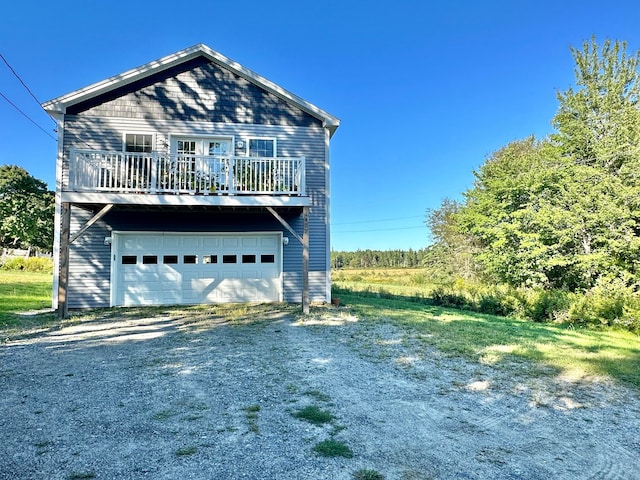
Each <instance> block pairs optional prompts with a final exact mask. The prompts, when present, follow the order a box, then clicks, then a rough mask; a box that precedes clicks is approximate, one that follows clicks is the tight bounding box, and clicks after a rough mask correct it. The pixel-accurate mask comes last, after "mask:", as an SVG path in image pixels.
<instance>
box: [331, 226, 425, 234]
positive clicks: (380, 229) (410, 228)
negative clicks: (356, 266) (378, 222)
mask: <svg viewBox="0 0 640 480" xmlns="http://www.w3.org/2000/svg"><path fill="white" fill-rule="evenodd" d="M417 228H427V227H425V226H424V225H420V226H419V227H397V228H377V229H373V230H340V231H335V230H331V233H363V232H391V231H395V230H414V229H417Z"/></svg>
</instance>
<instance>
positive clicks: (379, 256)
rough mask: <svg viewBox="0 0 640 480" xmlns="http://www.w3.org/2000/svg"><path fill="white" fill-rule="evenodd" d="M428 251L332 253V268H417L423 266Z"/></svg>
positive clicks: (424, 249)
mask: <svg viewBox="0 0 640 480" xmlns="http://www.w3.org/2000/svg"><path fill="white" fill-rule="evenodd" d="M426 254H427V249H426V248H423V249H420V250H412V249H409V250H357V251H355V252H343V251H332V252H331V268H336V269H337V268H415V267H420V266H421V265H423V262H424V259H425V257H426Z"/></svg>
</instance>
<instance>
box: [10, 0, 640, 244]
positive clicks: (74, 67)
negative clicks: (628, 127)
mask: <svg viewBox="0 0 640 480" xmlns="http://www.w3.org/2000/svg"><path fill="white" fill-rule="evenodd" d="M638 25H640V4H638V3H637V2H631V1H617V2H610V3H609V4H607V5H604V4H603V3H602V2H596V1H592V0H582V1H573V0H570V1H558V0H555V1H548V0H537V1H517V0H512V1H484V2H479V1H466V0H459V1H424V0H422V1H419V0H396V1H394V2H386V1H385V2H378V1H375V0H374V1H370V2H357V1H353V0H341V1H331V0H329V1H324V2H299V1H288V0H287V1H277V0H274V1H270V2H265V1H259V2H258V1H243V0H237V1H234V2H218V1H215V2H207V1H202V0H200V1H198V2H194V1H191V0H183V1H181V2H168V1H165V0H154V1H135V0H130V1H127V2H121V1H119V0H116V1H109V2H102V1H96V2H87V1H84V0H76V1H65V0H62V1H58V2H49V1H47V2H43V1H40V0H36V1H24V2H5V4H4V5H3V7H2V8H1V9H0V53H2V55H3V56H4V57H5V58H6V59H7V60H8V62H9V63H10V64H11V66H12V67H13V68H14V69H15V70H16V72H17V73H18V74H19V75H20V76H21V77H22V79H23V80H24V82H25V83H26V84H27V85H28V86H29V88H30V89H31V91H32V92H33V93H34V94H35V96H36V97H37V98H38V99H39V100H40V101H46V100H50V99H52V98H55V97H57V96H59V95H63V94H65V93H68V92H71V91H73V90H76V89H78V88H81V87H83V86H86V85H88V84H91V83H93V82H97V81H100V80H102V79H104V78H107V77H110V76H112V75H115V74H118V73H121V72H123V71H125V70H128V69H130V68H134V67H137V66H139V65H142V64H144V63H147V62H149V61H151V60H155V59H158V58H160V57H163V56H165V55H167V54H170V53H173V52H175V51H178V50H181V49H183V48H186V47H188V46H191V45H194V44H196V43H205V44H207V45H208V46H210V47H211V48H213V49H214V50H217V51H219V52H220V53H222V54H224V55H226V56H228V57H230V58H232V59H233V60H236V61H238V62H239V63H241V64H243V65H244V66H246V67H248V68H250V69H252V70H254V71H256V72H257V73H259V74H261V75H263V76H265V77H266V78H268V79H270V80H272V81H274V82H275V83H277V84H279V85H281V86H282V87H284V88H286V89H288V90H290V91H291V92H293V93H295V94H297V95H299V96H301V97H303V98H304V99H306V100H308V101H309V102H311V103H313V104H315V105H317V106H319V107H320V108H322V109H324V110H327V111H328V112H330V113H332V114H333V115H335V116H337V117H339V118H340V119H341V120H342V125H341V127H340V128H339V129H338V131H337V133H336V134H335V136H334V137H333V141H332V144H331V155H332V157H331V181H332V183H331V193H332V199H331V215H332V245H333V248H334V249H337V250H356V249H358V248H360V249H365V248H372V249H396V248H401V249H408V248H413V249H417V248H422V247H425V246H426V245H427V244H428V243H429V236H428V231H427V229H426V227H425V226H424V218H425V212H426V210H427V209H428V208H437V207H438V206H439V204H440V202H441V201H442V199H443V198H445V197H449V198H456V199H457V198H460V197H461V194H462V192H464V191H465V190H466V189H467V188H469V187H470V186H471V185H472V183H473V170H474V169H476V168H478V167H479V166H480V165H481V164H482V163H483V161H484V160H485V158H486V157H487V155H489V154H490V153H491V152H493V151H495V150H496V149H498V148H500V147H501V146H504V145H505V144H506V143H508V142H510V141H511V140H515V139H520V138H524V137H526V136H528V135H531V134H535V135H536V136H539V137H544V136H545V135H547V134H549V133H550V132H551V131H552V127H551V124H550V120H551V118H552V117H553V115H554V113H555V111H556V109H557V100H556V93H557V92H558V91H562V90H565V89H566V88H567V87H569V86H570V85H571V84H572V82H573V61H572V58H571V55H570V51H569V46H570V45H572V46H580V45H581V44H582V42H583V41H584V40H585V39H589V38H590V37H591V36H592V35H596V37H597V38H598V39H599V40H600V41H602V40H604V39H605V38H611V39H619V40H626V41H628V43H629V51H636V50H638V49H639V48H640V29H639V28H638ZM0 93H2V94H3V95H5V96H6V97H7V98H9V99H10V100H11V101H12V102H13V103H15V104H16V105H17V106H18V107H19V108H20V109H21V110H23V111H24V112H25V113H26V114H27V115H28V116H29V117H30V118H31V119H32V120H34V121H35V122H36V123H37V124H38V125H39V126H40V127H41V128H42V129H43V130H44V131H43V130H41V129H40V128H38V127H36V126H35V125H34V124H33V123H31V122H30V121H29V120H27V119H26V118H25V117H24V116H23V115H21V114H20V113H19V112H17V111H16V110H15V109H14V107H12V106H11V105H10V104H9V103H8V102H7V101H6V100H5V99H3V98H0V164H17V165H20V166H22V167H24V168H25V169H27V170H28V171H29V173H31V174H32V175H34V176H35V177H37V178H40V179H42V180H44V181H45V182H47V183H48V184H49V186H50V188H52V189H53V187H54V185H55V167H54V166H55V153H56V143H55V141H54V140H53V139H52V138H51V137H50V136H49V135H55V134H54V133H53V132H52V129H53V127H54V124H53V122H52V121H51V119H49V117H48V116H47V115H46V114H45V113H44V112H43V111H42V110H41V109H40V108H39V107H38V105H37V103H36V102H35V101H34V100H33V99H32V98H31V96H30V95H29V93H28V92H26V90H25V89H24V87H23V86H22V85H21V84H20V82H19V81H18V80H17V79H16V78H15V77H14V76H13V74H12V73H11V71H10V70H9V69H8V68H7V67H6V65H5V64H4V63H2V62H0Z"/></svg>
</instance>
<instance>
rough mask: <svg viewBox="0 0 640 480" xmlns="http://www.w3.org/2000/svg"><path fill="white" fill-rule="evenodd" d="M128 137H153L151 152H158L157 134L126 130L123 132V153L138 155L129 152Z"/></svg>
mask: <svg viewBox="0 0 640 480" xmlns="http://www.w3.org/2000/svg"><path fill="white" fill-rule="evenodd" d="M127 135H151V151H152V152H153V151H155V150H156V148H155V147H156V140H157V139H156V132H155V131H153V132H144V131H140V130H124V131H123V132H122V152H123V153H136V152H127Z"/></svg>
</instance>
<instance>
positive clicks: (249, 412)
mask: <svg viewBox="0 0 640 480" xmlns="http://www.w3.org/2000/svg"><path fill="white" fill-rule="evenodd" d="M243 410H244V411H245V414H246V418H247V425H248V426H249V430H250V431H252V432H253V433H255V434H258V433H260V430H259V428H258V412H259V411H260V405H251V406H249V407H245V408H244V409H243Z"/></svg>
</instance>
